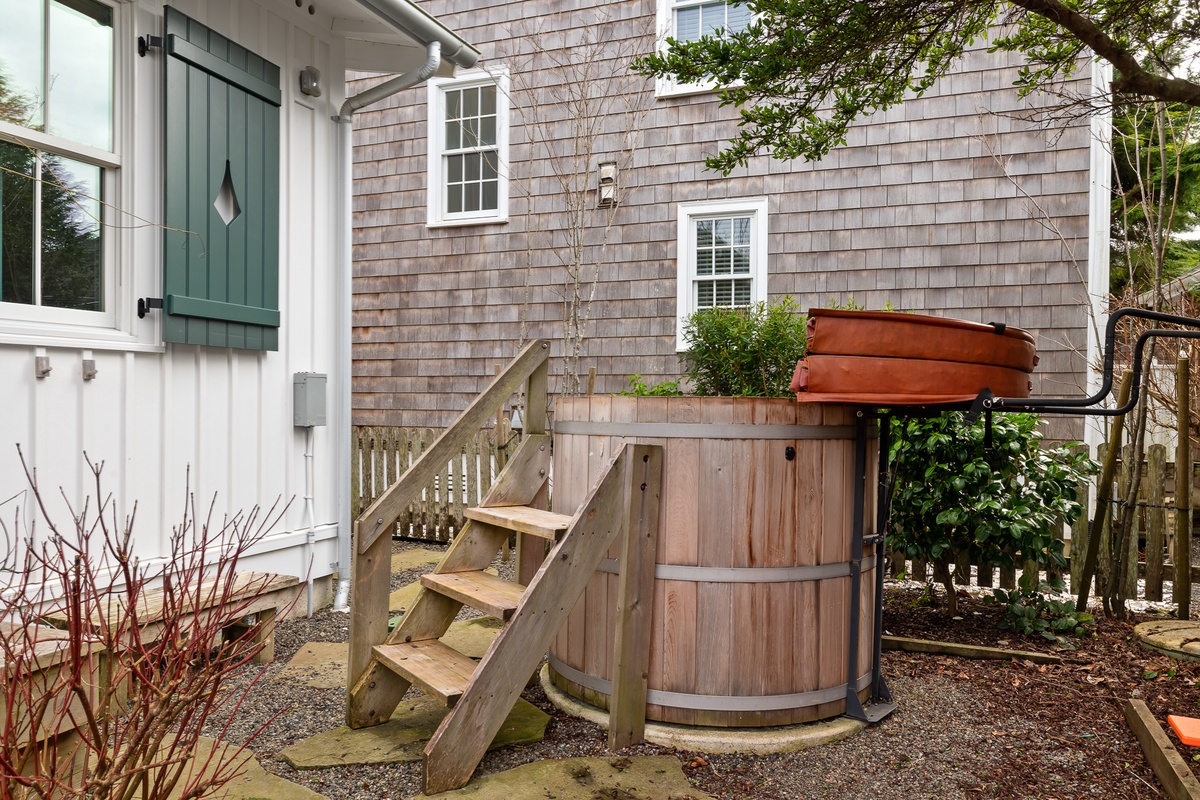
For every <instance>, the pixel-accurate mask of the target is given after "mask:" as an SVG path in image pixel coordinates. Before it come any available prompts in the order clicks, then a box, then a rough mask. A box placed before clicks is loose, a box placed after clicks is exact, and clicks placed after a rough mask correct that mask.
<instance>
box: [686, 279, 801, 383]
mask: <svg viewBox="0 0 1200 800" xmlns="http://www.w3.org/2000/svg"><path fill="white" fill-rule="evenodd" d="M806 325H807V318H806V317H805V316H804V315H803V314H801V313H799V312H798V311H797V310H796V304H795V301H794V300H792V298H791V297H785V298H783V299H782V300H780V301H779V302H777V303H773V304H771V305H767V304H766V303H758V304H756V305H753V306H751V307H749V308H706V309H702V310H700V311H697V312H696V313H694V314H692V315H691V316H690V317H688V318H687V320H686V321H685V322H684V326H683V330H684V336H685V337H686V339H687V341H688V344H689V349H688V351H687V352H686V353H683V354H682V355H681V356H680V359H681V360H682V361H683V366H684V370H685V372H686V374H687V376H688V378H689V379H691V381H692V391H693V392H694V393H695V394H698V395H725V396H728V397H787V396H788V395H790V394H791V392H790V391H789V390H788V384H789V383H790V382H791V379H792V372H793V371H794V370H795V368H796V362H797V361H799V360H800V359H801V358H802V357H803V356H804V350H805V346H806V344H807V341H808V337H807V331H806V327H805V326H806Z"/></svg>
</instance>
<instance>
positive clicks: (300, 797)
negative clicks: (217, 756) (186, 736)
mask: <svg viewBox="0 0 1200 800" xmlns="http://www.w3.org/2000/svg"><path fill="white" fill-rule="evenodd" d="M214 746H220V747H224V748H226V749H227V751H228V757H229V758H234V755H233V751H234V748H233V747H232V746H231V745H227V744H224V743H219V742H217V741H216V740H215V739H209V738H208V737H206V736H202V737H200V740H199V742H198V744H197V746H196V763H200V764H203V763H205V761H207V760H208V755H209V754H210V753H211V752H212V750H213V747H214ZM244 755H245V753H242V755H241V756H237V758H239V759H240V758H241V757H242V756H244ZM191 774H192V773H191V772H185V773H184V777H183V778H182V779H181V780H180V782H179V784H177V785H176V788H175V791H174V792H172V793H171V795H170V798H171V800H175V798H177V797H179V795H180V793H181V792H182V790H183V788H184V786H185V785H186V784H187V781H188V778H189V776H190V775H191ZM208 797H211V798H213V800H325V795H323V794H317V793H316V792H314V791H313V790H311V789H308V788H306V787H304V786H301V785H300V784H298V783H292V782H291V781H289V780H286V779H284V778H281V777H279V776H278V775H272V774H271V773H269V772H267V771H266V770H265V769H263V768H262V766H261V765H260V764H259V763H258V760H257V759H256V758H254V756H253V754H251V755H250V758H249V759H248V760H246V762H245V764H243V765H242V767H241V774H240V775H238V776H237V777H236V778H234V779H233V780H231V781H229V782H228V783H226V784H225V785H224V786H222V787H221V788H220V789H219V790H218V791H217V792H215V793H214V794H211V795H208Z"/></svg>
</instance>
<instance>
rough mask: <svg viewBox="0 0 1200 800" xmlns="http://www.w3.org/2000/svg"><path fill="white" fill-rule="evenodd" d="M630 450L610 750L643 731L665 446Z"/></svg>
mask: <svg viewBox="0 0 1200 800" xmlns="http://www.w3.org/2000/svg"><path fill="white" fill-rule="evenodd" d="M632 451H633V452H632V456H633V459H632V469H631V470H629V473H630V479H631V480H630V481H629V483H628V484H627V488H626V507H627V509H628V512H627V514H626V517H625V525H624V530H623V535H622V541H621V562H620V564H621V571H620V573H619V575H618V578H617V629H616V633H615V640H616V641H615V642H614V653H613V683H612V699H611V700H610V702H609V708H608V749H609V750H620V749H621V748H623V747H629V746H631V745H635V744H637V743H638V742H640V741H642V740H643V739H644V738H645V737H646V690H647V688H648V682H649V672H650V629H651V625H652V623H653V610H654V556H655V552H656V551H657V549H658V507H659V498H660V496H661V494H662V461H663V449H662V447H661V446H659V445H646V444H639V445H634V446H633V448H632Z"/></svg>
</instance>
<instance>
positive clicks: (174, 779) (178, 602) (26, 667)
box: [0, 448, 283, 800]
mask: <svg viewBox="0 0 1200 800" xmlns="http://www.w3.org/2000/svg"><path fill="white" fill-rule="evenodd" d="M18 450H19V448H18ZM84 458H85V459H87V456H86V454H85V456H84ZM21 459H22V464H23V465H25V471H26V477H27V479H28V482H29V485H30V491H31V493H32V498H33V506H34V511H33V512H32V514H31V516H32V519H31V520H22V519H21V515H20V511H18V512H16V514H14V516H13V518H12V522H11V524H10V523H8V522H6V521H4V520H0V533H2V535H3V540H2V541H0V547H3V548H4V553H3V560H2V561H0V584H2V586H3V591H2V593H0V662H2V669H3V671H2V673H0V679H2V681H3V683H2V684H0V693H2V697H0V714H2V717H0V734H2V739H0V799H2V800H8V799H9V798H54V799H55V800H57V799H58V798H84V797H86V798H95V800H134V798H141V799H142V800H147V799H149V798H155V799H157V798H165V797H167V796H168V795H169V794H171V793H172V792H175V793H176V794H175V796H176V797H178V798H180V800H190V798H200V797H204V796H207V795H209V794H211V793H212V792H214V791H215V790H217V789H218V788H220V787H221V786H222V785H223V784H225V783H226V782H228V781H229V780H230V779H232V778H233V777H235V776H236V775H237V774H238V773H239V772H240V770H241V766H242V764H244V763H245V760H246V759H247V758H249V757H250V754H249V752H248V751H246V750H245V746H246V745H245V744H243V745H242V746H240V747H233V746H230V747H226V748H221V747H218V748H214V749H212V750H211V751H210V752H209V753H208V754H207V755H205V756H200V757H199V758H198V759H197V762H198V763H196V764H192V765H189V761H190V760H191V759H192V758H193V756H195V755H196V752H197V742H198V740H199V737H200V731H201V729H202V728H203V727H204V726H205V724H206V723H212V722H217V723H219V721H220V718H221V717H223V716H224V717H225V724H226V725H228V722H229V720H231V719H232V717H233V715H234V714H235V713H236V712H237V709H238V708H239V707H240V705H241V704H242V702H244V700H245V698H246V696H247V694H248V692H249V691H250V690H251V689H252V688H253V687H254V685H255V683H256V682H257V679H258V677H260V676H261V674H262V673H261V671H260V672H259V674H258V676H256V677H255V679H254V680H251V681H249V682H248V683H247V685H246V686H245V687H244V688H242V689H239V690H235V691H233V692H232V695H233V696H230V695H228V694H223V693H222V688H223V684H224V683H225V682H226V679H227V678H229V677H230V676H231V675H232V673H234V672H235V671H237V670H239V669H240V668H242V667H244V666H246V665H247V664H249V663H251V661H252V659H253V658H254V656H255V655H256V654H257V653H258V652H259V651H260V650H261V649H262V647H263V641H262V637H261V636H259V635H258V634H259V633H260V631H258V630H256V629H255V627H254V626H251V627H250V628H249V629H248V630H247V631H246V632H244V633H243V634H242V635H241V636H239V637H236V638H233V639H232V640H231V641H223V632H224V631H225V630H226V629H227V628H231V626H233V625H234V624H235V623H238V622H239V621H240V620H242V619H243V618H244V617H246V616H247V609H248V608H249V606H250V604H251V603H252V602H253V600H254V599H255V597H256V596H257V595H259V594H261V592H262V591H263V587H262V586H261V585H259V586H257V587H256V586H255V585H252V584H253V582H251V585H247V582H246V579H245V575H244V574H243V575H241V576H239V574H238V573H237V568H238V563H239V559H240V558H241V557H242V556H243V555H244V554H245V553H246V552H247V550H248V549H249V548H250V547H251V546H253V545H254V544H255V543H256V542H257V541H258V540H259V539H261V538H262V536H263V535H264V534H265V533H266V532H267V531H268V530H269V529H270V528H271V527H272V526H273V525H274V524H275V523H276V522H277V521H278V520H279V519H280V517H281V516H282V513H283V510H279V511H276V508H275V507H274V506H273V507H272V508H271V509H270V510H269V511H267V512H266V514H260V513H259V509H258V508H254V509H252V510H251V511H250V512H249V513H246V514H242V513H238V514H235V515H233V516H232V517H229V518H226V519H223V520H221V521H220V522H217V521H216V520H215V519H214V511H213V507H212V505H210V506H209V508H208V510H207V511H206V512H203V513H201V512H202V510H198V509H197V508H196V505H195V500H194V498H193V497H192V495H191V494H190V492H189V493H188V494H187V500H186V503H185V511H184V514H183V518H182V519H181V521H180V522H179V524H178V525H177V526H176V527H175V528H174V529H173V531H172V536H171V548H170V554H169V555H168V556H167V557H166V558H165V559H164V560H162V561H161V563H157V561H156V562H143V561H140V560H139V559H138V558H137V557H135V556H134V555H133V553H132V543H133V540H134V517H135V516H136V506H135V510H134V512H133V514H131V515H130V517H129V518H128V519H126V520H124V522H123V523H119V521H118V519H117V518H116V511H115V509H116V504H115V503H114V501H113V499H112V497H111V495H106V494H105V492H104V489H103V486H102V481H101V472H102V470H103V462H100V463H98V464H93V463H92V462H91V461H90V460H87V464H88V467H89V469H90V470H91V472H92V475H93V476H94V486H93V488H92V493H91V495H90V496H89V497H88V498H87V499H86V500H85V501H84V503H83V507H82V508H75V507H72V504H71V503H70V501H69V500H67V499H66V497H65V495H64V497H63V500H64V511H63V512H57V511H56V512H53V513H52V511H51V510H50V508H49V502H48V500H47V496H46V493H45V491H44V490H43V489H42V488H41V487H40V486H39V485H38V483H37V478H36V473H35V472H34V471H32V470H30V469H29V467H28V465H27V464H26V462H25V459H24V455H23V454H22V456H21ZM276 505H278V503H277V504H276ZM60 518H62V519H68V520H69V521H67V522H63V523H60V522H59V521H57V520H58V519H60ZM47 620H50V621H54V622H55V623H56V624H57V626H58V627H57V628H50V627H48V626H47V624H46V622H47Z"/></svg>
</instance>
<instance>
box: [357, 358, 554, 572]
mask: <svg viewBox="0 0 1200 800" xmlns="http://www.w3.org/2000/svg"><path fill="white" fill-rule="evenodd" d="M549 354H550V343H549V342H548V341H546V340H545V339H535V340H534V341H532V342H530V343H529V344H528V345H527V346H526V347H525V349H524V350H522V351H521V352H520V354H518V355H517V357H516V358H514V359H513V360H512V363H510V364H509V365H508V369H506V370H505V371H504V373H503V374H501V375H498V376H496V377H495V378H493V379H492V382H491V383H489V384H488V386H487V388H486V389H484V390H483V393H482V394H480V395H479V396H478V397H476V398H475V400H474V401H472V403H471V405H469V406H467V408H466V410H465V411H463V412H462V414H461V415H459V417H458V419H457V420H455V421H454V424H453V425H451V426H450V427H449V428H448V429H446V431H445V433H443V434H442V435H441V436H440V437H438V439H437V441H435V442H434V443H433V446H431V447H430V448H429V449H428V450H426V451H425V452H424V453H422V454H421V456H420V458H418V459H417V460H416V461H415V462H414V463H413V465H412V466H411V467H409V468H408V470H406V471H405V473H404V474H403V475H401V476H400V480H398V481H396V482H395V483H393V484H392V485H391V486H389V487H388V490H387V491H386V492H384V493H383V494H382V495H380V496H379V498H378V499H376V500H375V502H374V503H372V504H371V505H370V507H369V508H367V510H366V511H364V512H363V513H362V516H360V517H359V518H358V519H357V520H356V521H355V523H354V538H355V540H356V541H357V542H358V552H359V553H365V552H367V550H368V549H369V548H370V547H371V545H372V544H373V543H374V542H375V540H376V539H377V538H378V537H379V536H380V534H382V533H384V532H385V531H387V530H388V529H390V528H391V526H392V525H394V524H395V522H396V519H397V518H398V517H399V516H400V513H401V512H402V511H403V510H404V509H405V508H406V507H407V506H408V504H409V503H411V502H412V501H413V500H415V499H416V498H417V496H418V495H419V494H420V493H421V490H422V489H423V488H425V486H426V485H427V484H428V483H429V482H430V481H432V480H433V476H434V475H436V474H437V473H438V472H440V471H442V470H444V469H445V468H446V464H447V463H448V462H449V461H450V459H451V457H453V455H454V454H455V453H457V452H459V451H460V450H461V449H462V446H463V445H464V444H466V443H467V441H468V440H469V439H471V438H472V437H473V436H474V435H475V433H476V432H477V431H478V430H479V429H480V428H482V427H483V425H484V423H485V422H486V421H487V420H488V419H489V418H490V417H491V416H492V414H493V413H495V411H496V408H497V407H498V406H499V405H500V404H501V403H503V402H504V400H505V399H506V398H508V396H509V395H511V394H512V393H513V392H515V391H517V389H519V388H521V386H522V384H524V383H525V382H526V379H527V378H528V377H529V376H530V375H531V374H535V373H537V372H538V371H539V368H541V369H542V370H544V369H545V364H546V358H547V357H548V356H549ZM542 396H543V404H542V406H543V410H542V419H543V420H544V419H545V401H544V398H545V393H544V391H543V395H542ZM544 432H545V424H544V422H543V426H542V430H541V431H535V433H544Z"/></svg>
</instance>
